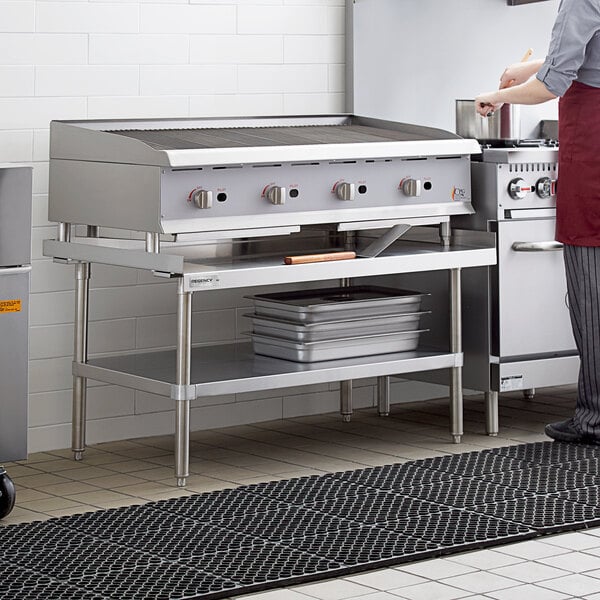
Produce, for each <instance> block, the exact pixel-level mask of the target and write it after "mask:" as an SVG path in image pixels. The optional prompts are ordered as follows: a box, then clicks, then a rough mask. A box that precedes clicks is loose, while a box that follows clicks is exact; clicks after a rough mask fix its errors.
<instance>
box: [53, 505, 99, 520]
mask: <svg viewBox="0 0 600 600" xmlns="http://www.w3.org/2000/svg"><path fill="white" fill-rule="evenodd" d="M97 510H100V509H99V508H98V507H97V506H91V505H87V504H80V505H78V506H77V507H73V508H63V509H59V510H49V511H48V515H50V516H51V517H70V516H71V515H82V514H84V513H89V512H95V511H97Z"/></svg>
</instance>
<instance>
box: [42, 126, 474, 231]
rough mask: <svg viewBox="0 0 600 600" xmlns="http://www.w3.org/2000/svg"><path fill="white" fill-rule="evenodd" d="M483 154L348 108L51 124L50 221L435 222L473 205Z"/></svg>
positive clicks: (131, 225)
mask: <svg viewBox="0 0 600 600" xmlns="http://www.w3.org/2000/svg"><path fill="white" fill-rule="evenodd" d="M478 151H479V147H478V145H477V144H476V143H475V141H474V140H465V139H462V138H459V137H458V136H456V135H455V134H452V133H449V132H445V131H441V130H438V129H431V128H426V127H418V126H415V125H407V124H401V123H394V122H389V121H381V120H375V119H369V118H364V117H357V116H353V115H333V116H314V117H276V118H271V117H259V118H231V119H152V120H126V121H122V120H121V121H118V120H117V121H54V122H52V124H51V147H50V205H49V218H50V219H51V220H53V221H56V222H59V223H82V224H86V225H93V226H101V227H111V228H119V229H126V230H135V231H143V232H149V233H155V234H175V235H177V234H189V233H193V232H224V231H228V232H230V233H231V236H232V237H240V236H242V235H243V236H244V237H246V236H252V235H264V234H265V229H272V228H279V227H282V228H286V227H293V228H298V227H300V226H303V225H314V224H322V223H336V224H339V223H351V224H352V226H353V228H354V229H361V225H360V224H361V223H366V224H370V225H369V226H371V227H372V226H374V225H377V223H376V222H377V221H383V226H384V227H385V226H387V225H389V223H388V221H390V220H394V219H396V220H397V219H415V218H417V219H418V218H428V219H432V218H433V219H434V221H435V220H438V221H439V222H442V221H444V220H447V219H446V217H448V216H449V215H456V214H468V213H471V212H473V210H472V207H471V198H470V182H469V155H470V154H472V153H474V152H478ZM238 232H239V233H238ZM281 232H282V233H283V231H281Z"/></svg>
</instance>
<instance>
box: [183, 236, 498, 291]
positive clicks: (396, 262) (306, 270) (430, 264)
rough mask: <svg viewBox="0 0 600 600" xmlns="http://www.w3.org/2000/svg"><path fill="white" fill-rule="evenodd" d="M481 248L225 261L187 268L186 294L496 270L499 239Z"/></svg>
mask: <svg viewBox="0 0 600 600" xmlns="http://www.w3.org/2000/svg"><path fill="white" fill-rule="evenodd" d="M475 238H476V239H479V240H480V242H481V244H482V245H481V246H478V247H477V246H475V247H474V246H470V245H455V246H450V247H449V248H443V247H442V246H440V244H439V243H438V244H433V243H431V244H427V243H419V242H402V244H400V245H399V246H398V247H394V249H393V250H389V251H386V252H385V253H384V254H382V255H380V256H378V257H376V258H356V259H352V260H343V261H330V262H321V263H310V264H299V265H285V264H283V262H282V257H281V256H276V257H275V256H271V257H262V258H255V259H252V260H243V259H235V260H232V259H223V260H216V259H215V260H213V261H210V263H207V264H202V263H201V262H200V261H199V262H198V263H196V262H194V261H193V260H191V261H189V262H186V263H184V273H183V278H184V287H185V289H186V291H191V292H195V291H200V290H206V289H225V288H238V287H251V286H254V285H257V284H260V283H264V282H268V283H270V284H283V283H298V282H301V281H325V280H328V279H335V278H339V277H368V276H374V275H388V274H390V273H415V272H420V271H437V270H443V269H453V268H463V267H464V268H467V267H480V266H487V265H493V264H496V248H495V237H494V235H493V234H484V235H483V237H479V236H475Z"/></svg>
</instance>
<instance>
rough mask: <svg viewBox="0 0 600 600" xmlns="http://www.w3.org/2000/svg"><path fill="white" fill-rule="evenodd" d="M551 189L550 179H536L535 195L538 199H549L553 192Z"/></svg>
mask: <svg viewBox="0 0 600 600" xmlns="http://www.w3.org/2000/svg"><path fill="white" fill-rule="evenodd" d="M553 188H554V186H553V185H552V179H550V177H542V178H541V179H538V180H537V182H536V184H535V193H536V194H537V195H538V196H539V197H540V198H550V196H552V193H553V192H554V189H553Z"/></svg>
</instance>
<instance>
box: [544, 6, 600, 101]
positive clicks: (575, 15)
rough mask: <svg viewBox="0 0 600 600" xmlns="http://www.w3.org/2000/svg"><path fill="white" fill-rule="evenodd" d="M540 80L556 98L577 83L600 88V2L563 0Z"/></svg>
mask: <svg viewBox="0 0 600 600" xmlns="http://www.w3.org/2000/svg"><path fill="white" fill-rule="evenodd" d="M536 77H537V78H538V79H539V80H540V81H541V82H542V83H543V84H544V85H545V86H546V87H547V88H548V90H549V91H550V92H552V93H553V94H555V95H556V96H562V95H563V94H564V93H565V92H566V91H567V90H568V89H569V86H570V85H571V83H572V82H573V81H579V82H581V83H585V84H587V85H591V86H592V87H599V88H600V0H561V3H560V6H559V8H558V16H557V17H556V21H555V23H554V27H553V29H552V38H551V40H550V47H549V50H548V56H547V57H546V60H545V61H544V64H543V65H542V67H541V68H540V70H539V71H538V73H537V75H536Z"/></svg>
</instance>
